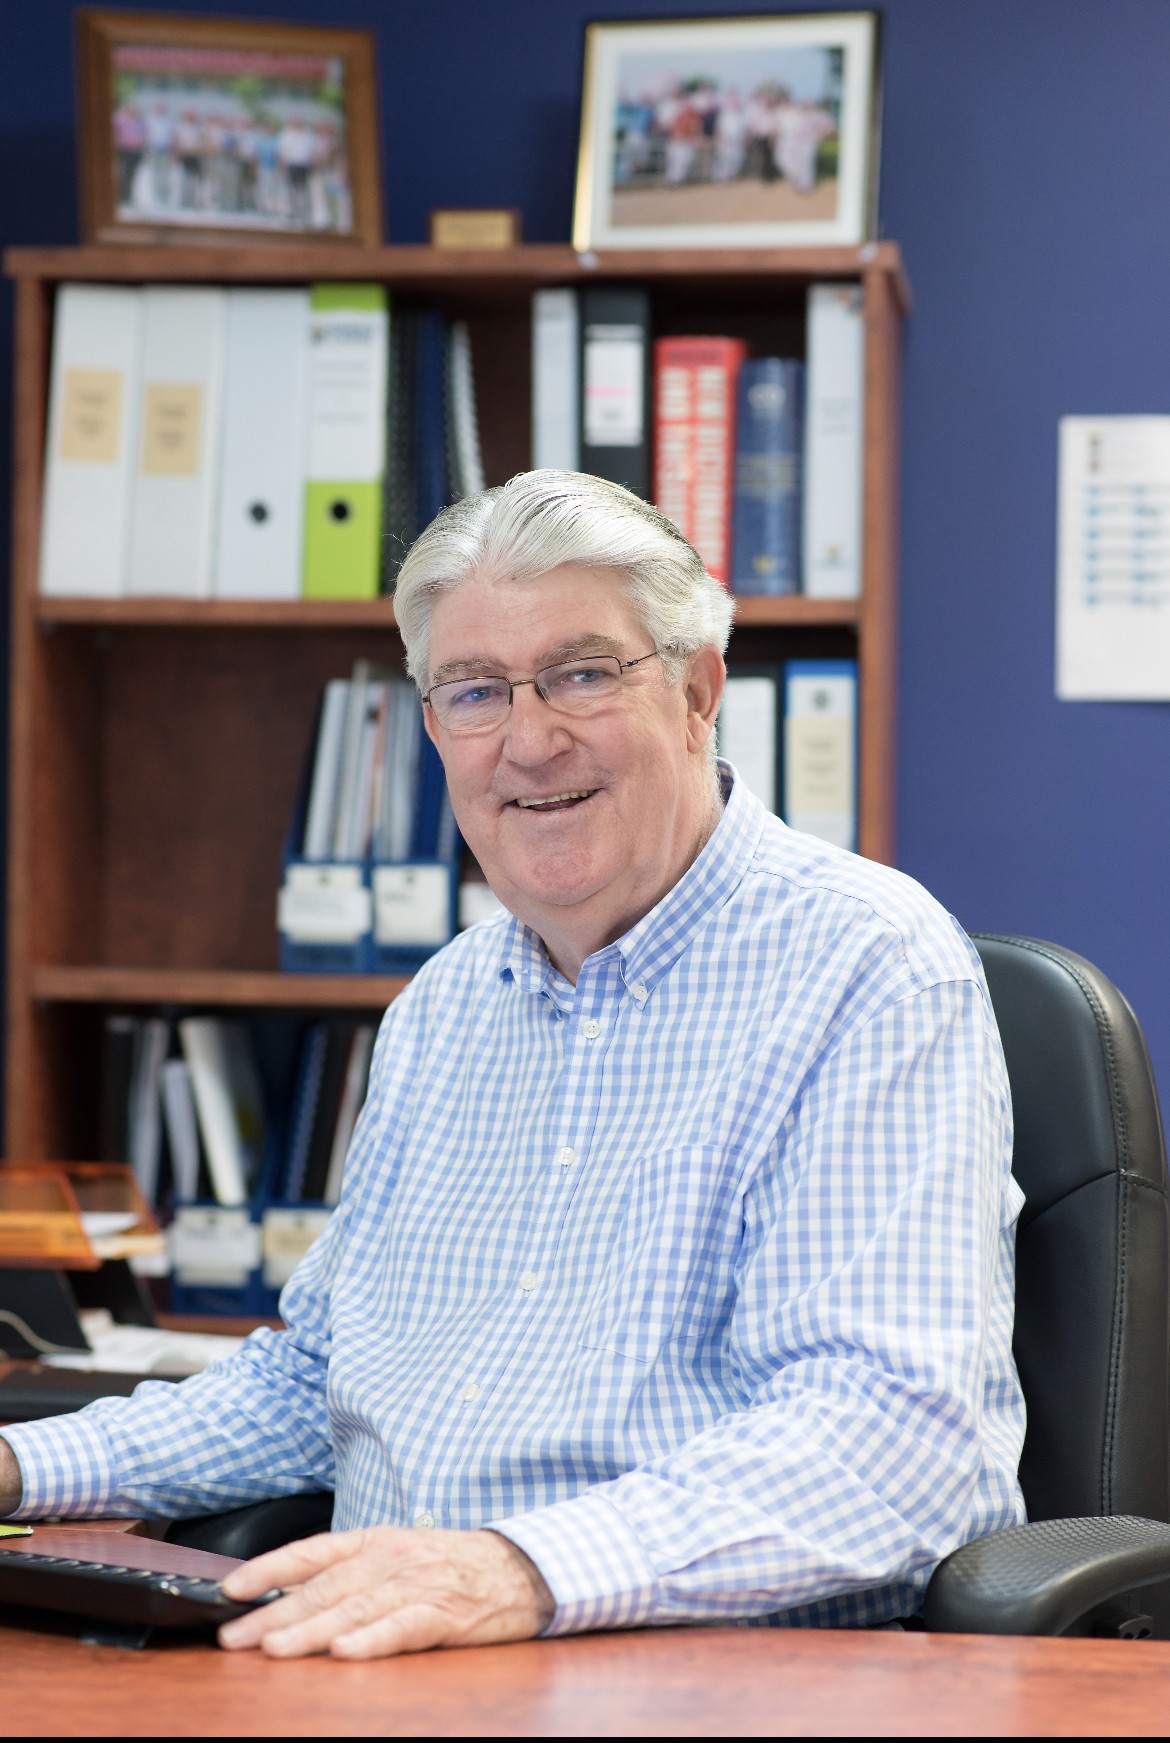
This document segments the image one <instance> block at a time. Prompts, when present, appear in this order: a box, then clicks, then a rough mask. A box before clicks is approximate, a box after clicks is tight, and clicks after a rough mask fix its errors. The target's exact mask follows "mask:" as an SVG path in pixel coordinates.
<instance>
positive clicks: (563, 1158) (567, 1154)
mask: <svg viewBox="0 0 1170 1743" xmlns="http://www.w3.org/2000/svg"><path fill="white" fill-rule="evenodd" d="M576 1160H577V1152H576V1150H570V1148H569V1146H568V1145H567V1144H566V1145H565V1148H564V1149H563V1150H558V1151H557V1161H558V1162H559V1163H560V1165H561V1167H562V1168H571V1167H572V1166H573V1163H574V1162H575V1161H576Z"/></svg>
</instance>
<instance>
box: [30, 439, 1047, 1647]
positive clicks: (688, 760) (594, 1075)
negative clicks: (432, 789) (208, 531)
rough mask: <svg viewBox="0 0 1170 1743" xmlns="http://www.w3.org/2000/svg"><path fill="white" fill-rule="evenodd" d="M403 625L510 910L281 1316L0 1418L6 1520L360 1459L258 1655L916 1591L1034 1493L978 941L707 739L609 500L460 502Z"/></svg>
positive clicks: (381, 1095) (293, 1560) (458, 805)
mask: <svg viewBox="0 0 1170 1743" xmlns="http://www.w3.org/2000/svg"><path fill="white" fill-rule="evenodd" d="M396 610H397V614H398V620H399V623H400V625H401V627H402V634H403V638H404V641H405V643H406V647H407V655H408V661H409V667H410V670H411V673H412V674H413V676H414V677H415V678H416V679H417V680H418V682H419V685H420V688H421V689H422V690H423V692H424V698H425V703H426V725H427V730H428V732H429V733H430V734H431V736H432V738H433V740H434V742H435V744H436V745H437V746H438V748H439V750H440V752H441V754H442V757H443V761H444V765H445V767H446V772H447V780H448V785H449V789H450V793H451V800H452V804H453V806H454V809H455V814H456V816H457V818H458V820H459V824H460V828H461V829H462V831H463V833H464V835H465V837H466V839H467V841H468V843H469V845H470V846H471V848H472V850H473V851H474V853H475V855H476V858H477V859H478V861H479V863H480V865H481V866H482V867H483V869H484V872H485V873H486V875H487V877H488V880H489V882H490V883H491V885H492V888H493V889H494V890H495V892H496V894H497V895H498V896H499V897H500V899H501V901H502V902H503V903H504V904H505V906H506V908H507V909H508V910H510V912H509V913H506V914H505V915H503V916H501V917H498V918H497V919H495V920H493V921H490V922H487V923H485V924H483V925H480V926H477V927H475V928H473V929H472V930H471V931H470V932H467V933H465V934H464V935H463V936H462V937H460V938H458V939H457V940H456V941H455V942H454V943H453V944H452V945H450V946H449V947H448V948H447V949H446V950H444V951H442V952H441V953H440V954H439V955H438V956H436V957H435V958H434V959H433V960H432V961H431V962H430V963H429V964H428V965H427V967H426V968H424V969H423V971H422V972H421V973H420V974H419V975H418V976H417V977H416V978H415V980H414V981H413V983H412V985H411V986H410V988H409V989H408V990H407V992H406V993H404V994H403V996H402V997H401V998H400V999H399V1000H398V1001H397V1003H396V1004H395V1005H393V1006H392V1007H391V1009H390V1011H389V1013H388V1014H387V1017H386V1019H385V1022H384V1024H383V1027H382V1031H381V1035H380V1037H379V1042H378V1047H377V1051H376V1054H375V1058H374V1064H373V1071H372V1075H371V1084H370V1093H369V1098H368V1101H367V1104H366V1107H365V1109H364V1111H363V1114H362V1118H361V1121H360V1123H359V1126H358V1130H357V1132H356V1134H355V1137H354V1143H353V1147H352V1150H351V1154H350V1157H349V1160H348V1165H347V1168H346V1176H345V1184H344V1190H343V1194H342V1200H341V1204H340V1206H339V1207H338V1210H337V1212H336V1214H335V1215H334V1217H333V1218H332V1220H331V1222H330V1224H329V1227H328V1228H327V1230H326V1231H325V1233H324V1234H323V1235H322V1237H321V1238H320V1240H319V1241H318V1242H317V1243H316V1245H315V1246H314V1247H313V1249H312V1250H311V1251H310V1253H309V1254H308V1255H307V1256H306V1258H305V1260H304V1261H303V1263H302V1265H301V1266H300V1268H299V1270H298V1271H297V1273H296V1275H295V1277H294V1278H293V1280H292V1282H291V1283H290V1284H289V1286H288V1288H287V1289H286V1290H285V1293H284V1296H283V1297H282V1311H283V1313H284V1317H285V1319H286V1321H287V1324H288V1330H287V1331H286V1332H283V1333H279V1334H278V1333H273V1332H270V1331H260V1332H257V1333H255V1334H254V1335H253V1336H252V1338H251V1339H250V1340H249V1341H248V1343H247V1345H246V1346H245V1348H244V1349H243V1350H242V1351H241V1352H240V1354H239V1355H238V1356H237V1357H235V1358H233V1359H232V1360H230V1361H227V1362H224V1363H223V1364H221V1365H219V1366H218V1367H216V1368H213V1369H212V1370H210V1371H209V1372H208V1373H206V1374H203V1375H199V1376H197V1377H196V1378H195V1379H192V1380H188V1381H186V1382H185V1383H184V1384H183V1385H182V1386H177V1387H170V1386H163V1385H160V1384H158V1383H153V1384H146V1385H144V1386H142V1387H140V1388H139V1390H138V1392H137V1393H136V1394H135V1397H134V1398H133V1399H132V1400H104V1401H102V1402H100V1403H97V1404H94V1405H91V1406H90V1407H89V1409H87V1410H85V1411H82V1412H81V1413H80V1414H78V1415H76V1416H72V1417H59V1418H55V1419H53V1420H52V1421H51V1422H49V1423H35V1424H28V1425H25V1426H22V1427H18V1428H15V1429H11V1430H9V1431H8V1436H7V1438H8V1440H9V1442H10V1443H11V1448H12V1450H13V1452H14V1453H15V1455H16V1457H15V1458H14V1457H11V1456H9V1455H7V1454H6V1453H5V1454H4V1457H3V1458H2V1459H0V1513H3V1512H5V1511H7V1512H12V1511H15V1510H16V1509H17V1507H18V1506H19V1508H20V1511H21V1512H23V1513H24V1514H26V1515H28V1516H36V1515H37V1514H39V1513H46V1512H52V1513H64V1514H71V1513H72V1514H77V1513H84V1512H86V1511H91V1512H92V1511H98V1510H102V1509H104V1510H107V1511H109V1510H113V1511H122V1512H145V1513H150V1514H156V1515H160V1514H161V1515H182V1514H194V1513H198V1512H201V1511H202V1512H207V1511H214V1510H218V1509H221V1508H226V1507H231V1506H239V1505H242V1504H244V1503H247V1502H250V1501H254V1500H258V1499H260V1498H262V1497H263V1496H267V1495H277V1494H288V1493H291V1492H295V1491H298V1490H307V1489H314V1488H330V1487H335V1488H336V1494H337V1502H336V1513H335V1523H336V1526H337V1530H336V1531H335V1532H334V1533H333V1534H332V1535H326V1536H323V1537H318V1538H313V1539H310V1540H308V1541H307V1542H305V1543H301V1544H293V1545H290V1546H289V1547H288V1548H286V1549H283V1550H278V1551H276V1552H274V1553H273V1554H271V1555H268V1556H262V1557H259V1558H258V1559H257V1560H256V1561H255V1562H252V1563H250V1564H248V1565H247V1566H246V1567H244V1568H242V1569H238V1570H236V1572H235V1573H234V1574H233V1575H232V1576H231V1578H230V1579H229V1581H228V1582H227V1585H228V1589H229V1591H231V1592H232V1594H233V1595H237V1596H240V1597H246V1596H254V1595H258V1594H259V1593H260V1592H262V1591H264V1590H266V1589H267V1588H269V1587H271V1586H273V1585H279V1586H282V1587H284V1588H286V1589H287V1592H288V1595H287V1596H286V1597H284V1598H282V1599H281V1600H279V1601H277V1602H275V1603H273V1604H271V1605H269V1606H266V1607H265V1608H263V1609H260V1610H257V1611H254V1612H252V1613H251V1614H250V1615H247V1616H244V1617H242V1618H240V1619H239V1620H237V1621H235V1622H233V1623H231V1624H229V1625H228V1626H227V1627H226V1628H225V1629H224V1630H223V1631H222V1633H221V1639H222V1640H223V1642H224V1644H225V1645H228V1646H248V1645H254V1644H262V1645H263V1647H264V1649H265V1650H266V1651H267V1652H270V1653H272V1654H276V1655H286V1656H291V1655H295V1654H300V1653H305V1652H315V1651H323V1650H329V1651H331V1652H333V1653H334V1654H336V1655H337V1656H339V1657H353V1658H357V1657H369V1656H375V1655H379V1654H384V1653H390V1652H398V1651H403V1650H410V1649H415V1648H421V1647H427V1646H434V1645H445V1644H467V1643H472V1642H480V1641H492V1640H507V1639H517V1638H521V1637H524V1636H527V1635H534V1634H538V1633H541V1632H552V1633H564V1632H569V1631H572V1630H579V1629H584V1628H592V1627H602V1626H606V1627H612V1626H623V1625H635V1624H642V1623H671V1622H684V1621H696V1620H705V1619H706V1620H728V1619H738V1618H752V1617H766V1616H772V1617H775V1618H777V1619H779V1620H780V1621H782V1622H785V1623H788V1624H810V1623H812V1624H816V1623H820V1624H832V1623H839V1624H846V1625H865V1624H872V1623H880V1622H883V1621H885V1620H887V1619H890V1618H895V1617H898V1616H903V1615H906V1614H908V1613H910V1612H912V1611H913V1610H914V1608H915V1606H916V1605H917V1604H918V1602H919V1601H920V1598H921V1594H922V1591H923V1589H924V1587H925V1584H926V1581H927V1579H928V1578H929V1575H930V1572H931V1570H932V1568H933V1567H934V1565H935V1564H936V1563H937V1562H938V1560H939V1559H940V1558H941V1557H942V1556H943V1555H946V1554H947V1553H948V1552H949V1551H950V1550H951V1549H953V1548H954V1547H955V1546H956V1545H958V1544H959V1543H961V1542H963V1541H965V1540H967V1539H969V1538H971V1537H974V1536H978V1535H980V1534H981V1533H984V1532H987V1531H992V1530H995V1529H998V1528H1000V1527H1002V1526H1005V1525H1008V1524H1012V1523H1015V1522H1017V1521H1019V1520H1020V1519H1021V1518H1022V1504H1021V1501H1020V1496H1019V1490H1018V1488H1017V1485H1016V1464H1017V1460H1018V1457H1019V1451H1020V1445H1021V1440H1022V1435H1023V1413H1022V1405H1021V1399H1020V1393H1019V1387H1018V1382H1017V1379H1016V1375H1015V1370H1014V1367H1013V1365H1012V1359H1011V1347H1010V1346H1011V1327H1012V1259H1013V1240H1014V1224H1015V1218H1016V1216H1017V1214H1018V1210H1019V1205H1020V1202H1021V1199H1020V1194H1019V1192H1018V1190H1017V1189H1016V1188H1015V1186H1014V1185H1013V1183H1012V1180H1011V1176H1010V1172H1009V1163H1010V1149H1011V1143H1010V1129H1009V1128H1010V1114H1009V1107H1008V1093H1007V1085H1006V1079H1005V1074H1004V1068H1003V1060H1002V1055H1001V1052H1000V1047H999V1041H998V1037H997V1035H996V1030H995V1024H994V1020H993V1018H992V1015H991V1010H990V1006H989V1004H988V1001H987V995H986V990H985V988H984V985H983V981H982V976H981V974H980V971H979V966H978V962H977V959H976V957H975V955H974V953H973V952H972V950H971V948H970V945H969V944H968V943H967V941H966V939H965V938H964V937H963V935H962V933H961V932H960V930H959V928H958V927H957V925H956V924H955V922H954V921H953V920H951V919H950V918H949V917H948V916H947V915H946V914H945V913H944V912H943V911H942V909H940V908H939V907H938V906H937V904H936V903H935V902H933V901H932V900H931V898H930V897H929V896H927V895H926V894H925V892H923V891H922V890H921V889H919V888H918V886H917V885H915V884H914V883H912V882H911V881H910V880H909V879H907V878H905V877H902V876H900V875H899V874H898V873H896V872H892V871H889V870H887V869H885V868H884V867H881V866H877V865H871V864H868V863H867V862H866V861H864V860H861V859H858V858H856V857H855V856H853V855H850V854H846V853H843V852H840V851H838V850H836V849H834V848H831V847H827V846H825V845H823V844H821V843H819V842H817V841H814V840H812V839H811V838H809V837H805V836H801V835H797V834H795V833H793V832H792V831H790V830H788V829H786V828H785V827H784V825H783V824H781V823H780V822H779V821H778V820H777V819H775V818H773V817H771V816H770V815H769V814H767V813H766V812H765V811H764V810H763V808H762V807H761V806H760V805H759V804H758V803H757V802H756V801H755V800H754V799H752V798H751V796H750V795H749V794H748V793H747V792H746V791H745V790H744V789H743V787H742V785H741V784H740V783H739V782H738V781H736V780H735V777H734V773H733V771H732V770H731V769H729V768H728V767H727V766H726V765H717V764H716V763H715V761H714V759H713V755H712V733H713V728H714V723H715V716H716V712H717V709H718V705H719V698H720V694H721V690H722V685H723V676H724V672H723V660H722V656H721V649H722V647H723V646H724V645H725V643H726V639H727V633H728V625H729V619H730V614H731V606H730V601H729V600H728V598H727V596H726V594H725V593H724V592H723V590H722V589H721V588H719V587H718V586H717V584H716V583H714V582H712V581H711V580H710V579H709V578H708V577H707V576H706V575H705V573H704V571H703V566H702V562H701V559H700V558H699V557H698V555H697V554H696V552H695V551H694V550H692V548H691V547H690V545H688V544H687V543H686V541H685V540H684V539H683V538H682V536H681V534H679V533H678V531H677V530H676V529H675V528H674V527H673V526H672V525H671V524H670V523H669V522H668V521H667V520H666V519H665V518H664V517H663V516H662V515H660V514H659V513H658V511H657V510H655V509H651V508H649V507H647V506H646V504H644V503H642V502H640V501H638V499H636V498H634V497H632V496H630V495H628V494H627V493H626V492H625V491H623V490H621V489H619V488H618V487H617V486H615V485H611V484H607V483H604V482H602V481H601V480H598V479H592V478H586V477H582V476H580V475H578V474H574V473H559V472H535V473H528V474H526V475H523V476H521V477H520V478H517V479H513V481H512V482H511V484H509V485H507V486H505V487H504V488H503V489H499V490H491V491H486V492H484V493H483V494H482V495H480V496H476V497H471V498H469V499H467V500H465V501H464V502H462V503H459V504H458V505H456V506H455V507H454V508H451V509H448V510H447V511H445V513H444V514H442V515H440V516H439V518H438V519H437V520H436V521H435V522H434V523H433V524H432V525H431V527H429V528H428V530H427V531H426V532H425V533H424V534H423V535H422V537H421V538H420V539H419V540H418V541H417V543H416V544H415V546H414V547H413V549H412V551H411V552H410V554H409V556H408V558H407V561H406V563H405V564H404V566H403V569H402V572H401V575H400V578H399V582H398V592H397V599H396ZM0 1452H3V1443H2V1442H0ZM18 1461H19V1468H18ZM22 1485H23V1499H21V1496H22Z"/></svg>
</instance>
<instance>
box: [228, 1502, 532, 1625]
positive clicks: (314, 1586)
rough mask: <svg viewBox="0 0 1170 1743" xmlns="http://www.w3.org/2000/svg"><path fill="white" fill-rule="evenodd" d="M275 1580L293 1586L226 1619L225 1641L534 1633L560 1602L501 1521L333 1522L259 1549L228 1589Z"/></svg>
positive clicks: (253, 1594)
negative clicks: (434, 1525) (468, 1527)
mask: <svg viewBox="0 0 1170 1743" xmlns="http://www.w3.org/2000/svg"><path fill="white" fill-rule="evenodd" d="M274 1586H279V1587H282V1588H283V1589H284V1590H285V1592H286V1594H287V1595H286V1596H285V1597H283V1598H279V1599H277V1600H276V1602H275V1603H272V1604H265V1605H263V1606H262V1607H261V1608H260V1609H259V1610H252V1611H250V1612H249V1614H248V1615H247V1616H239V1617H237V1619H236V1620H235V1621H234V1622H226V1623H225V1624H224V1626H223V1627H222V1628H221V1629H220V1631H219V1643H220V1645H221V1646H228V1647H234V1648H239V1647H244V1646H259V1647H261V1648H262V1649H263V1650H264V1651H265V1652H267V1653H269V1654H270V1655H271V1656H272V1657H273V1658H301V1657H303V1656H304V1655H305V1654H307V1653H311V1652H330V1653H332V1654H333V1656H334V1657H335V1658H387V1657H389V1656H391V1655H392V1654H393V1653H398V1652H422V1651H425V1650H426V1649H427V1648H428V1647H431V1646H484V1645H489V1644H491V1643H493V1642H496V1641H501V1640H528V1639H530V1638H531V1637H532V1636H533V1635H534V1634H539V1633H541V1632H542V1630H543V1629H545V1628H547V1626H548V1624H549V1623H550V1622H551V1621H552V1617H553V1611H554V1610H555V1608H556V1605H555V1602H554V1599H553V1595H552V1593H551V1592H550V1591H549V1589H548V1587H547V1586H546V1585H545V1583H544V1580H543V1579H542V1578H541V1575H540V1570H539V1569H538V1568H537V1567H536V1566H535V1565H534V1564H533V1563H532V1562H531V1561H529V1559H528V1557H527V1556H526V1555H525V1554H524V1553H523V1551H522V1550H519V1549H517V1548H516V1546H515V1544H514V1543H510V1542H509V1540H508V1539H507V1538H506V1537H500V1536H499V1535H498V1533H496V1532H494V1531H406V1530H402V1529H400V1528H399V1527H398V1526H394V1525H373V1526H369V1527H368V1528H367V1529H366V1530H364V1531H337V1532H326V1533H325V1535H324V1536H322V1537H306V1538H303V1539H302V1540H301V1541H300V1542H299V1543H290V1544H287V1545H286V1546H285V1548H284V1549H274V1550H273V1551H272V1552H271V1554H269V1555H261V1556H258V1557H257V1558H256V1560H255V1561H250V1562H247V1563H246V1564H245V1565H244V1566H243V1567H239V1568H236V1569H234V1571H233V1572H232V1573H230V1574H229V1575H228V1577H227V1579H226V1580H225V1581H224V1582H223V1589H224V1592H225V1594H226V1595H227V1596H228V1597H229V1598H258V1597H260V1595H261V1594H262V1593H263V1592H268V1591H271V1590H272V1588H273V1587H274Z"/></svg>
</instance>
